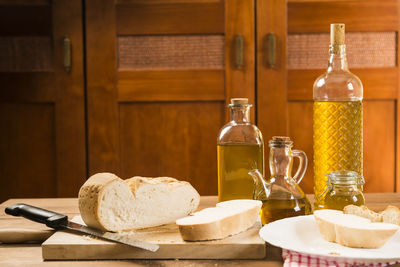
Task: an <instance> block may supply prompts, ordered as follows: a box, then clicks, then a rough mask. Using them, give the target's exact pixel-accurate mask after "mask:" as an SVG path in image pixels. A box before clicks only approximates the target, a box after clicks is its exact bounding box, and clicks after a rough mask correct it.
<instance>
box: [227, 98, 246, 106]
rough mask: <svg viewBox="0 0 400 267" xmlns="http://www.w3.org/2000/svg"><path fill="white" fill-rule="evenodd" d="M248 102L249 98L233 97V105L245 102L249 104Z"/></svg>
mask: <svg viewBox="0 0 400 267" xmlns="http://www.w3.org/2000/svg"><path fill="white" fill-rule="evenodd" d="M248 103H249V99H248V98H231V104H232V105H244V104H248Z"/></svg>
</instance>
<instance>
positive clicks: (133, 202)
mask: <svg viewBox="0 0 400 267" xmlns="http://www.w3.org/2000/svg"><path fill="white" fill-rule="evenodd" d="M199 201H200V196H199V194H198V193H197V191H196V190H195V189H194V188H193V187H192V186H191V185H190V184H189V183H188V182H182V181H178V180H176V179H174V178H167V177H162V178H143V177H134V178H131V179H128V180H126V181H124V180H122V179H120V178H119V177H117V176H116V175H114V174H112V173H98V174H95V175H93V176H91V177H90V178H89V179H88V180H87V181H86V182H85V183H84V184H83V186H82V187H81V189H80V190H79V210H80V213H81V216H82V219H83V221H84V222H85V223H86V224H87V225H88V226H91V227H94V228H97V229H102V230H108V231H123V230H133V229H139V228H147V227H152V226H157V225H162V224H167V223H171V222H175V220H176V219H178V218H181V217H184V216H186V215H188V214H190V213H191V212H193V211H194V210H196V209H197V207H198V205H199Z"/></svg>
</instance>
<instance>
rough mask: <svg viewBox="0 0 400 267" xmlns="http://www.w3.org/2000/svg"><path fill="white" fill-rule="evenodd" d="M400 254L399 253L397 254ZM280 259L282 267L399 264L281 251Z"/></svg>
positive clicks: (368, 266) (371, 266) (348, 266)
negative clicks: (282, 262)
mask: <svg viewBox="0 0 400 267" xmlns="http://www.w3.org/2000/svg"><path fill="white" fill-rule="evenodd" d="M399 253H400V252H399ZM282 257H283V260H284V264H283V266H284V267H305V266H310V267H313V266H315V267H316V266H323V267H325V266H326V267H328V266H329V267H331V266H335V267H350V266H365V267H375V266H382V267H383V266H389V265H392V264H396V263H400V261H394V262H379V261H367V260H366V261H360V260H354V259H346V258H340V257H323V256H317V255H311V254H302V253H298V252H295V251H292V250H286V249H283V250H282Z"/></svg>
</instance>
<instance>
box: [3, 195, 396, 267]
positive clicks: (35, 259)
mask: <svg viewBox="0 0 400 267" xmlns="http://www.w3.org/2000/svg"><path fill="white" fill-rule="evenodd" d="M308 197H309V199H310V200H311V202H312V199H313V198H312V196H311V195H309V196H308ZM365 198H366V205H367V206H368V207H369V208H370V209H372V210H375V211H380V210H383V209H384V208H386V206H387V205H389V204H390V205H394V206H397V207H399V208H400V194H398V193H372V194H371V193H370V194H365ZM18 202H23V203H27V204H31V205H34V206H38V207H42V208H44V209H48V210H53V211H55V212H59V213H63V214H66V215H68V216H69V217H73V216H75V215H79V210H78V200H77V199H76V198H47V199H46V198H41V199H10V200H7V201H5V202H3V203H2V204H1V205H0V229H6V228H25V229H48V228H46V226H44V225H41V224H38V223H33V222H31V221H29V220H26V219H24V218H17V217H12V216H9V215H6V214H5V213H4V209H5V207H6V206H9V205H12V204H15V203H18ZM216 203H217V197H215V196H207V197H202V198H201V203H200V207H199V208H205V207H210V206H214V205H215V204H216ZM6 265H19V266H33V265H34V266H42V265H43V266H110V265H112V266H126V265H129V266H143V265H150V266H241V265H245V266H250V267H251V266H282V257H281V250H280V249H279V248H276V247H273V246H270V245H267V256H266V258H265V259H263V260H120V261H107V260H102V261H46V262H44V261H43V259H42V252H41V247H40V244H13V245H9V244H0V266H6Z"/></svg>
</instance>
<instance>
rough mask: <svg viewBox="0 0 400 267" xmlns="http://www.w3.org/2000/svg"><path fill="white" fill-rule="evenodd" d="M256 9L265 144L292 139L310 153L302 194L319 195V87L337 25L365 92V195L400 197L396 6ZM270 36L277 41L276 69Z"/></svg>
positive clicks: (357, 3)
mask: <svg viewBox="0 0 400 267" xmlns="http://www.w3.org/2000/svg"><path fill="white" fill-rule="evenodd" d="M257 3H258V9H257V18H258V19H257V20H258V21H257V27H258V30H257V34H258V37H257V39H258V40H259V41H258V44H257V52H258V55H257V57H258V64H257V68H258V70H257V75H258V78H257V79H258V83H257V84H258V88H257V90H258V122H259V125H260V128H261V130H262V132H263V134H264V135H265V139H268V138H270V137H271V136H273V135H289V136H291V137H292V138H293V140H294V145H295V147H296V148H298V149H302V150H304V151H305V152H306V153H307V155H308V157H309V159H310V161H309V162H310V164H309V167H308V171H307V174H306V178H305V179H304V180H303V182H302V185H301V186H302V188H304V189H305V191H306V192H308V193H311V192H312V191H313V164H312V159H313V132H312V122H313V118H312V116H313V115H312V110H313V103H312V86H313V82H314V80H315V79H316V78H317V77H318V76H319V75H320V74H322V73H323V72H324V71H325V69H326V67H327V61H328V46H329V28H330V23H337V22H341V23H345V24H346V44H347V55H348V62H349V67H350V70H351V71H352V72H353V73H354V74H356V75H357V76H358V77H360V79H361V81H362V82H363V85H364V101H363V105H364V132H363V134H364V140H363V141H364V142H363V143H364V176H365V180H366V184H365V191H366V192H393V191H395V190H396V188H395V186H396V185H397V191H399V190H400V180H399V177H400V176H399V168H398V167H399V166H398V164H399V160H397V161H396V158H397V157H398V156H399V142H398V133H399V128H398V125H399V124H398V118H399V113H398V112H399V107H398V97H399V94H398V86H399V85H398V73H399V70H398V58H399V57H398V55H397V53H398V47H399V46H398V3H397V1H396V0H388V1H378V0H367V1H366V0H352V1H325V0H324V1H323V0H319V1H314V0H313V1H304V0H289V1H288V2H286V1H279V0H275V1H263V0H258V2H257ZM286 29H287V30H286ZM268 33H275V34H276V40H277V41H276V64H275V66H272V67H271V66H269V65H268V60H269V54H268V51H269V50H268V42H267V39H268V38H267V36H268ZM396 164H397V168H396ZM396 169H397V175H396ZM396 177H397V183H396Z"/></svg>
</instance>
